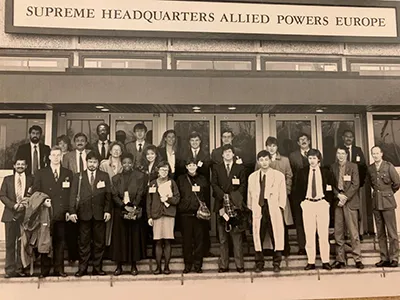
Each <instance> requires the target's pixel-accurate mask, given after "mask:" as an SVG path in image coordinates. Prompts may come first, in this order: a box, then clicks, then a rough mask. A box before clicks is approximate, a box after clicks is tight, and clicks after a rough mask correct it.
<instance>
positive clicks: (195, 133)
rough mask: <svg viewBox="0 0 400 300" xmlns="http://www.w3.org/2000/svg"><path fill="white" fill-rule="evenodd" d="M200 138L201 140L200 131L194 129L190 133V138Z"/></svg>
mask: <svg viewBox="0 0 400 300" xmlns="http://www.w3.org/2000/svg"><path fill="white" fill-rule="evenodd" d="M197 137H198V138H199V139H200V141H201V135H200V133H198V132H197V131H192V132H191V133H190V134H189V140H190V139H194V138H197Z"/></svg>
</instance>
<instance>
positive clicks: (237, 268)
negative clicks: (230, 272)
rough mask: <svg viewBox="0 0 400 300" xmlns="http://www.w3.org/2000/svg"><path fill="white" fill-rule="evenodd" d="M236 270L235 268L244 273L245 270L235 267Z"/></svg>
mask: <svg viewBox="0 0 400 300" xmlns="http://www.w3.org/2000/svg"><path fill="white" fill-rule="evenodd" d="M236 270H237V271H238V272H239V273H244V272H245V270H244V268H236Z"/></svg>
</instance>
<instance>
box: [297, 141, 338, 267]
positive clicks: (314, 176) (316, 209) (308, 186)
mask: <svg viewBox="0 0 400 300" xmlns="http://www.w3.org/2000/svg"><path fill="white" fill-rule="evenodd" d="M307 158H308V162H309V164H310V165H309V166H307V167H304V168H302V169H300V170H299V171H298V173H297V176H296V190H295V194H294V196H295V201H297V202H298V203H301V204H300V206H301V208H302V211H303V223H304V232H305V235H306V252H307V258H308V264H307V266H306V267H305V268H304V269H305V270H313V269H315V255H316V245H315V244H316V243H315V235H316V233H317V232H318V238H319V248H320V254H321V260H322V268H323V269H325V270H332V267H331V265H330V264H329V248H330V247H329V206H330V203H331V202H332V201H331V200H332V186H333V176H332V173H331V171H330V170H329V168H326V167H324V168H323V167H320V162H321V159H322V155H321V152H319V150H317V149H310V150H309V151H308V152H307Z"/></svg>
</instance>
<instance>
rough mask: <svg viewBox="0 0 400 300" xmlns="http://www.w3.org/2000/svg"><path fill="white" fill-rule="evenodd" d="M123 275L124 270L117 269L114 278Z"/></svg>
mask: <svg viewBox="0 0 400 300" xmlns="http://www.w3.org/2000/svg"><path fill="white" fill-rule="evenodd" d="M121 274H122V268H120V267H117V268H116V269H115V271H114V276H119V275H121Z"/></svg>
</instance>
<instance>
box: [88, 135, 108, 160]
mask: <svg viewBox="0 0 400 300" xmlns="http://www.w3.org/2000/svg"><path fill="white" fill-rule="evenodd" d="M98 142H99V140H97V141H96V142H94V143H93V144H91V145H90V150H92V151H94V152H95V153H96V154H97V156H98V157H100V159H101V160H103V159H107V158H108V157H109V156H110V147H108V151H106V152H107V153H106V156H105V157H102V156H101V153H100V151H99V147H98ZM107 142H108V146H110V144H111V141H110V140H107Z"/></svg>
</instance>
